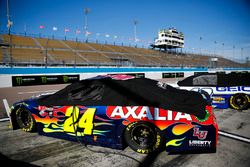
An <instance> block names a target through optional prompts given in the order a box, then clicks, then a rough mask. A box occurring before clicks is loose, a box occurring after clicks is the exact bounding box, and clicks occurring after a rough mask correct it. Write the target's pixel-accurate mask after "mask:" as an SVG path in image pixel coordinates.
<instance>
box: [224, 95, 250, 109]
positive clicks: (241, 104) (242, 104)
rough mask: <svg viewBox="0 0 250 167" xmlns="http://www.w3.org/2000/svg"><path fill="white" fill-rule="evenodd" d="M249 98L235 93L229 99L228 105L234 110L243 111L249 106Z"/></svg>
mask: <svg viewBox="0 0 250 167" xmlns="http://www.w3.org/2000/svg"><path fill="white" fill-rule="evenodd" d="M249 101H250V100H249V96H248V95H246V94H243V93H237V94H235V95H233V96H231V97H230V99H229V104H230V106H231V107H232V108H233V109H235V110H245V109H247V108H248V106H249Z"/></svg>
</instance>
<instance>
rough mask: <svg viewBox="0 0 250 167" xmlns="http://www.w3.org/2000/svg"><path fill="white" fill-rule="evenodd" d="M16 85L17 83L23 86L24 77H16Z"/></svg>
mask: <svg viewBox="0 0 250 167" xmlns="http://www.w3.org/2000/svg"><path fill="white" fill-rule="evenodd" d="M16 83H17V84H18V85H21V84H22V83H23V79H22V77H16Z"/></svg>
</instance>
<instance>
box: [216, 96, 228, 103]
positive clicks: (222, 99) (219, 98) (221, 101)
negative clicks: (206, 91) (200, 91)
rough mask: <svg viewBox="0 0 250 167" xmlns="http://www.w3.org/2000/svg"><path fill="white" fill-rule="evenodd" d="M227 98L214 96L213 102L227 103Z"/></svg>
mask: <svg viewBox="0 0 250 167" xmlns="http://www.w3.org/2000/svg"><path fill="white" fill-rule="evenodd" d="M225 102H226V100H225V98H224V97H213V103H225Z"/></svg>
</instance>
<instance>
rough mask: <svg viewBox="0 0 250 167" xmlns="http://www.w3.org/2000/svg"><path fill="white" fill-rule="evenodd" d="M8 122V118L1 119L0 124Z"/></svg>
mask: <svg viewBox="0 0 250 167" xmlns="http://www.w3.org/2000/svg"><path fill="white" fill-rule="evenodd" d="M9 120H10V119H9V118H2V119H0V122H4V121H9Z"/></svg>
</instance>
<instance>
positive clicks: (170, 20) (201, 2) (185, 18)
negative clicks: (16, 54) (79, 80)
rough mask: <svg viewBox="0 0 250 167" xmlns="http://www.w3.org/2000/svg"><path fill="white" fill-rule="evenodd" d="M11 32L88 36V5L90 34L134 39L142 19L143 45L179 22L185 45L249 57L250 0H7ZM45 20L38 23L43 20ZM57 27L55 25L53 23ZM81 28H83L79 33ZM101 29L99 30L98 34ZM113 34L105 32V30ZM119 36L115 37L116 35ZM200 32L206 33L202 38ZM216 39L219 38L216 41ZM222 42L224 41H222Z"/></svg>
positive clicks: (1, 21)
mask: <svg viewBox="0 0 250 167" xmlns="http://www.w3.org/2000/svg"><path fill="white" fill-rule="evenodd" d="M9 2H10V17H11V20H12V21H13V23H14V24H13V26H12V29H11V32H15V33H24V29H25V28H24V27H26V32H27V33H28V34H39V33H41V34H43V35H46V36H48V35H54V36H58V37H64V35H65V32H64V29H65V28H68V29H69V30H70V31H69V32H67V33H66V36H67V38H76V37H78V38H80V39H84V38H85V36H84V34H83V27H84V12H83V11H84V8H90V10H91V11H90V13H89V14H88V31H89V32H91V35H89V39H90V40H96V38H98V40H99V41H105V40H107V41H108V42H110V43H111V42H112V43H113V42H114V41H115V42H116V43H121V42H124V43H126V44H128V43H131V44H134V42H133V41H131V40H129V39H132V38H133V37H134V25H133V20H138V24H137V38H139V39H140V41H139V42H137V44H138V45H139V46H142V45H143V46H144V47H145V46H147V45H148V42H150V41H153V39H154V38H155V37H156V36H157V32H158V30H160V29H163V28H169V27H175V28H176V29H177V30H179V31H182V32H183V33H184V35H185V48H184V49H183V51H187V52H196V53H200V52H202V53H206V54H214V53H216V54H220V55H222V56H223V57H225V58H229V59H234V60H238V61H241V60H245V59H246V57H250V2H248V1H247V0H175V1H173V0H171V1H170V0H124V1H121V0H74V1H70V0H9ZM6 24H7V19H6V0H0V30H1V31H7V28H6ZM40 25H43V26H45V27H44V29H39V26H40ZM54 26H55V27H57V28H58V30H57V31H53V30H52V28H53V27H54ZM77 29H79V30H80V31H81V34H76V33H75V31H76V30H77ZM97 33H99V34H100V35H96V34H97ZM107 34H108V35H109V37H105V35H107ZM114 36H117V38H114ZM200 37H202V39H201V40H200ZM215 41H216V42H215ZM223 44H224V45H223Z"/></svg>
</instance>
